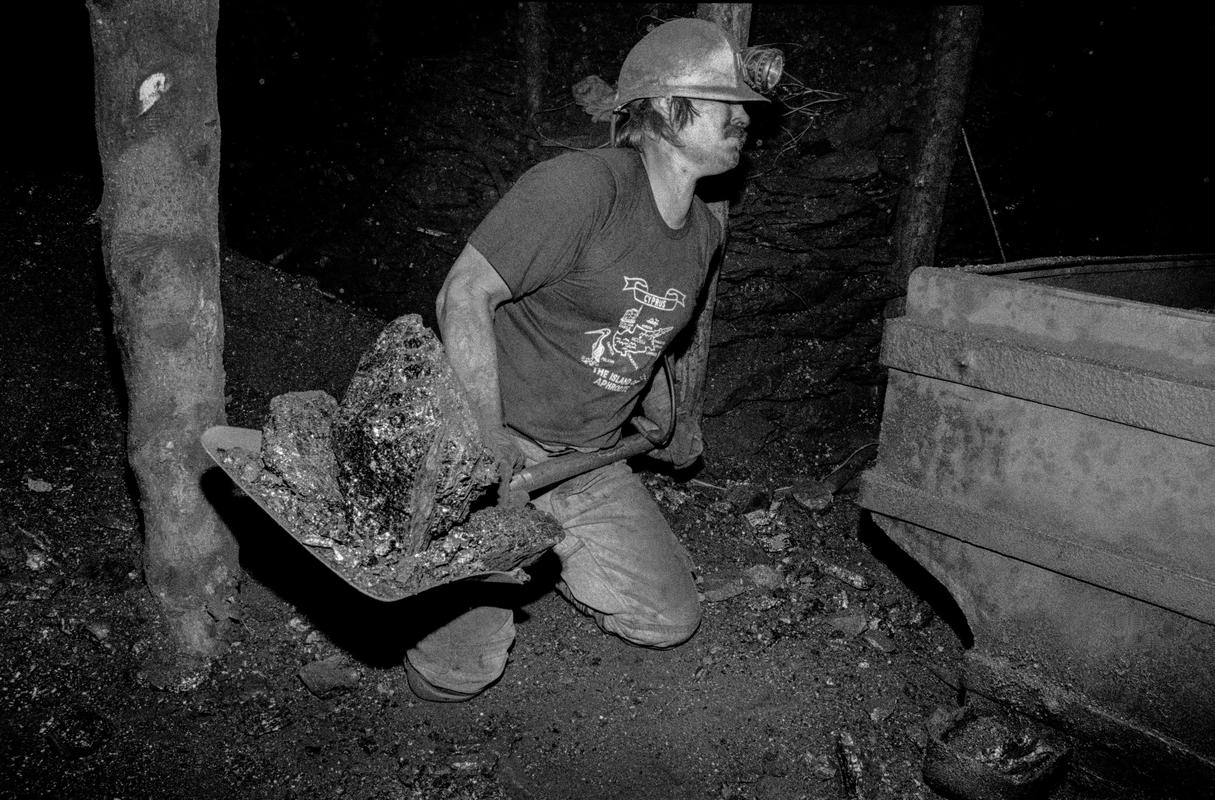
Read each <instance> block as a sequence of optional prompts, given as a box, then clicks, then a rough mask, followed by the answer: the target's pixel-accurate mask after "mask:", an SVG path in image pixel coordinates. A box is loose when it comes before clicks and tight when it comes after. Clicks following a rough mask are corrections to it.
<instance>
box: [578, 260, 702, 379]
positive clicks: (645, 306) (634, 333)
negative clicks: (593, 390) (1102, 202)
mask: <svg viewBox="0 0 1215 800" xmlns="http://www.w3.org/2000/svg"><path fill="white" fill-rule="evenodd" d="M623 291H624V292H625V294H629V295H632V297H633V301H634V302H635V303H637V305H636V306H631V307H630V308H627V309H625V311H624V313H623V314H621V315H620V322H619V323H618V324H617V325H616V328H615V330H613V329H612V328H599V329H597V330H593V331H586V333H587V334H588V335H590V336H594V337H595V340H594V341H593V342H592V343H591V352H590V355H589V356H583V357H582V363H584V364H586V365H587V366H589V367H591V370H592V372H593V373H594V375H595V385H596V386H600V387H602V388H604V389H607V390H609V391H613V392H627V391H628V390H629V388H630V387H633V386H636V385H637V384H638V383H640V382H641V381H640V379H639V378H630V377H628V373H631V372H636V371H637V370H638V369H640V368H641V363H642V361H641V360H645V361H652V360H653V359H654V358H656V357H657V356H658V355H659V354H660V353H661V352H662V349H663V348H664V347H665V346H666V341H665V339H664V338H663V337H665V336H666V335H667V334H668V333H670V332H671V331H672V330H674V326H673V325H667V326H663V325H662V323H661V321H660V320H659V319H658V317H657V316H656V315H655V313H654V312H661V311H674V310H675V309H677V308H679V307H681V306H683V305H685V304H686V302H687V295H686V294H684V293H683V292H681V291H679V290H678V289H667V291H666V293H665V294H662V295H657V294H654V293H652V292H651V291H650V287H649V285H648V284H647V283H646V280H645V278H630V277H628V276H625V279H624V290H623ZM639 359H641V360H639Z"/></svg>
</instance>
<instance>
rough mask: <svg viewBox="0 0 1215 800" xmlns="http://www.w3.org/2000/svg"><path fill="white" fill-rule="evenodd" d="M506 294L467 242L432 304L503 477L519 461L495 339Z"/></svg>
mask: <svg viewBox="0 0 1215 800" xmlns="http://www.w3.org/2000/svg"><path fill="white" fill-rule="evenodd" d="M510 296H511V292H510V288H509V287H508V286H507V285H506V282H505V281H503V280H502V276H501V275H499V274H498V271H497V270H495V269H494V267H493V265H492V264H490V263H489V261H488V260H486V258H485V256H483V255H481V253H480V252H479V251H478V250H477V248H475V247H473V246H472V245H471V244H470V245H465V247H464V250H463V251H462V252H461V253H460V255H459V257H458V258H456V263H455V264H453V265H452V268H451V271H450V272H448V273H447V280H445V281H444V282H443V288H442V289H441V290H440V291H439V297H438V300H437V301H436V303H435V312H436V314H437V316H438V320H439V330H440V332H441V333H442V335H443V346H444V347H445V348H446V350H447V360H448V361H449V362H450V363H451V367H452V371H453V372H455V375H456V378H457V379H458V380H459V381H460V384H461V385H462V386H463V388H464V391H465V393H466V394H467V395H468V399H469V402H471V403H472V407H473V413H474V414H475V415H476V417H477V422H478V423H479V424H480V425H481V433H482V436H483V437H484V438H485V442H486V445H487V446H489V447H490V448H491V449H492V450H493V451H494V453H495V455H497V456H498V459H499V469H500V470H504V471H506V474H503V475H500V477H501V478H502V479H504V480H509V478H510V474H509V471H510V470H513V469H514V468H515V467H518V466H519V465H520V462H521V454H520V453H519V451H518V447H517V446H516V445H515V443H514V441H513V440H512V439H511V437H510V436H509V435H508V434H507V432H506V429H505V428H503V426H502V395H501V392H500V391H499V388H498V351H497V345H496V341H495V339H494V312H495V311H496V310H497V308H498V306H500V305H502V304H503V303H505V302H506V301H507V300H509V299H510ZM504 462H507V463H504Z"/></svg>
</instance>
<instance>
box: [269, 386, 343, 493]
mask: <svg viewBox="0 0 1215 800" xmlns="http://www.w3.org/2000/svg"><path fill="white" fill-rule="evenodd" d="M337 407H338V403H337V400H335V399H333V397H332V396H330V395H329V394H328V393H326V392H290V393H288V394H280V395H278V396H277V397H275V398H274V399H273V400H271V401H270V419H269V420H267V421H266V424H265V425H264V426H263V427H262V452H261V455H262V461H263V462H265V465H266V469H268V470H270V471H271V472H273V473H275V474H276V475H278V476H279V477H281V478H282V479H283V482H284V483H286V484H287V486H289V487H290V488H291V489H292V490H293V491H295V492H298V493H299V494H302V495H306V496H308V497H311V498H314V499H318V500H326V501H331V502H334V503H341V502H342V492H341V490H340V489H339V488H338V483H337V472H338V469H337V458H335V457H334V455H333V445H332V444H331V442H330V436H331V434H330V426H331V424H332V422H333V415H334V413H335V412H336V411H337Z"/></svg>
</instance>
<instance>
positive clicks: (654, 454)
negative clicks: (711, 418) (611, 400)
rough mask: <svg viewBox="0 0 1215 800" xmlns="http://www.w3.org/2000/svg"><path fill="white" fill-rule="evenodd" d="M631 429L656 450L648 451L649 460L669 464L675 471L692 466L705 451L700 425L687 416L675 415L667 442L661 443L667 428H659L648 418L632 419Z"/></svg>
mask: <svg viewBox="0 0 1215 800" xmlns="http://www.w3.org/2000/svg"><path fill="white" fill-rule="evenodd" d="M633 427H635V428H636V429H637V432H638V433H640V434H641V435H642V436H644V437H645V438H647V439H649V440H650V441H651V442H653V444H654V446H655V447H656V448H657V449H655V450H651V451H650V453H649V456H650V458H653V459H656V460H658V461H662V462H665V463H667V464H670V465H671V466H673V467H675V469H686V468H688V467H690V466H692V465H693V464H695V463H696V459H698V458H700V456H701V454H702V453H703V452H704V449H705V448H704V437H702V436H701V433H700V424H699V423H698V422H696V420H694V419H692V417H691V415H688V414H677V415H676V417H675V431H674V433H672V434H671V438H670V441H667V442H664V441H663V440H664V438H665V437H666V435H667V427H666V426H665V425H664V426H660V425H659V424H658V423H656V422H654V421H653V420H652V419H650V418H649V417H634V418H633ZM663 445H665V446H663Z"/></svg>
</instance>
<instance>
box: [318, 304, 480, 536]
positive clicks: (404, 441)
mask: <svg viewBox="0 0 1215 800" xmlns="http://www.w3.org/2000/svg"><path fill="white" fill-rule="evenodd" d="M332 431H333V439H332V441H333V450H334V454H335V455H336V457H337V462H338V483H339V486H340V488H341V491H342V494H343V495H344V496H345V498H346V511H347V521H348V522H349V525H350V531H351V533H352V534H353V535H354V536H355V537H356V538H358V539H360V540H362V541H363V542H365V543H366V542H372V543H374V544H373V547H374V551H375V552H376V553H377V554H378V555H386V554H387V553H389V552H391V551H393V550H401V551H404V552H405V553H417V552H419V551H421V550H423V549H424V548H425V547H426V545H427V543H428V542H429V541H430V540H431V538H433V537H438V536H442V535H443V534H445V533H446V532H447V531H448V530H450V529H451V528H452V527H453V526H455V525H458V524H460V523H461V522H463V521H464V519H465V518H466V517H467V516H468V512H469V505H470V503H471V502H472V500H474V499H476V498H477V497H478V496H480V495H481V494H482V493H483V492H484V490H485V488H486V487H488V486H491V485H493V484H494V483H495V482H496V475H495V470H494V462H493V455H492V454H491V453H490V452H489V450H487V449H486V448H485V447H484V445H483V444H482V443H481V436H480V431H479V430H478V427H477V422H476V419H475V417H474V416H473V414H472V410H471V409H470V407H469V405H468V401H467V399H466V398H465V397H464V394H463V392H462V391H461V389H460V388H459V385H458V383H457V381H456V379H455V376H454V375H453V374H452V372H451V367H450V365H449V364H448V362H447V357H446V355H445V353H444V351H443V347H442V345H441V344H440V343H439V341H438V339H436V338H435V335H434V334H433V333H432V332H431V331H430V330H429V329H427V328H426V327H425V326H424V325H422V319H421V317H419V316H418V315H417V314H406V315H404V316H402V317H399V318H397V319H396V320H394V321H393V322H391V323H390V324H389V325H388V326H387V327H386V328H385V329H384V331H383V332H382V333H381V334H380V337H379V339H378V340H377V341H376V343H375V346H374V347H372V349H371V350H369V351H367V352H366V353H365V354H364V355H363V358H362V359H361V360H360V362H359V367H358V370H357V372H356V373H355V376H354V378H353V380H352V381H351V383H350V386H349V388H348V389H347V390H346V394H345V396H344V397H343V398H342V402H341V404H340V405H339V407H338V410H337V413H336V415H335V416H334V420H333V427H332Z"/></svg>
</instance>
